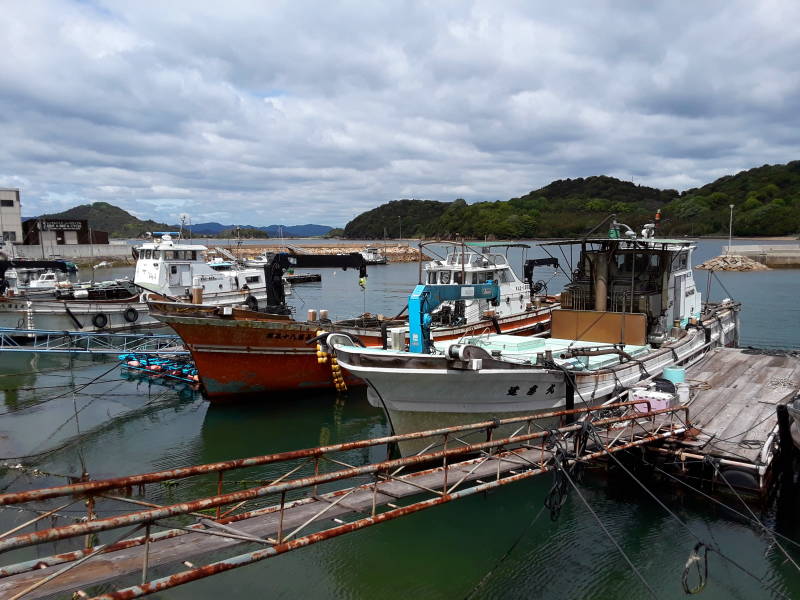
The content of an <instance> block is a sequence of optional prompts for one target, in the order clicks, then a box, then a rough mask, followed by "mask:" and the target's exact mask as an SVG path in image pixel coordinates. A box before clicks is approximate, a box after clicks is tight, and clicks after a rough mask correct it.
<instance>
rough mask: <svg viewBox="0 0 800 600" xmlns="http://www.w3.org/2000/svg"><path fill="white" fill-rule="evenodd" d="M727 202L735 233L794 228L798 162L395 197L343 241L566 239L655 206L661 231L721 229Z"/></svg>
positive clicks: (638, 221) (640, 219)
mask: <svg viewBox="0 0 800 600" xmlns="http://www.w3.org/2000/svg"><path fill="white" fill-rule="evenodd" d="M730 204H733V205H734V207H735V208H734V215H735V216H734V234H735V235H790V234H797V233H798V232H800V161H794V162H790V163H788V164H786V165H765V166H763V167H759V168H756V169H751V170H749V171H743V172H741V173H739V174H737V175H732V176H727V177H722V178H720V179H718V180H716V181H714V182H713V183H709V184H707V185H705V186H703V187H701V188H695V189H692V190H688V191H686V192H683V193H680V194H679V193H678V192H677V191H676V190H670V189H667V190H660V189H657V188H651V187H646V186H639V185H636V184H634V183H631V182H629V181H621V180H619V179H615V178H613V177H607V176H603V175H601V176H596V177H587V178H578V179H564V180H559V181H554V182H553V183H551V184H549V185H547V186H545V187H543V188H541V189H538V190H534V191H532V192H530V193H528V194H526V195H525V196H522V197H520V198H512V199H510V200H506V201H499V200H498V201H496V202H478V203H475V204H467V203H466V202H465V201H464V200H461V199H459V200H455V201H453V202H433V201H430V200H399V201H393V202H389V203H387V204H384V205H382V206H379V207H378V208H375V209H373V210H370V211H368V212H365V213H363V214H361V215H359V216H358V217H356V218H355V219H353V220H352V221H351V222H350V223H348V224H347V226H346V228H345V236H346V237H349V238H368V239H369V238H381V237H383V235H384V230H386V233H387V234H388V236H389V237H397V235H398V233H399V227H398V223H399V222H402V226H403V235H404V236H407V237H428V238H431V237H438V238H451V237H455V236H464V237H469V238H483V237H485V236H489V237H492V236H493V237H496V238H498V239H514V238H533V237H539V238H542V237H566V236H573V235H580V234H583V233H586V232H587V231H589V230H590V229H592V228H593V227H594V226H595V225H596V224H597V223H599V222H600V221H602V220H603V219H604V218H605V217H607V216H608V215H609V214H611V213H616V214H617V215H618V217H619V219H620V220H621V221H624V222H627V223H628V224H629V225H631V226H634V227H638V226H641V225H642V224H644V223H645V222H648V221H650V220H652V217H653V214H654V213H655V211H656V210H657V209H659V208H660V209H661V210H662V213H663V216H664V219H663V221H662V223H663V227H662V231H663V232H664V233H673V234H689V235H713V234H720V235H722V234H727V232H728V218H729V210H730V209H729V205H730Z"/></svg>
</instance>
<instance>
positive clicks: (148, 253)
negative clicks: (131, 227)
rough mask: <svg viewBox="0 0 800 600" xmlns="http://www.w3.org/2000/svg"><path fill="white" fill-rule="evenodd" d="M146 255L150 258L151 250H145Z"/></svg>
mask: <svg viewBox="0 0 800 600" xmlns="http://www.w3.org/2000/svg"><path fill="white" fill-rule="evenodd" d="M144 257H145V258H150V250H145V251H144Z"/></svg>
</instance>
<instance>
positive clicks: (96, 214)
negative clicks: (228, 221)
mask: <svg viewBox="0 0 800 600" xmlns="http://www.w3.org/2000/svg"><path fill="white" fill-rule="evenodd" d="M37 218H40V219H85V220H86V221H88V222H89V225H90V226H91V227H92V228H94V229H97V230H99V231H107V232H108V234H109V235H110V236H111V237H116V238H119V237H127V238H135V237H140V236H141V235H142V234H144V233H145V232H147V231H150V232H152V231H178V229H179V227H180V226H179V225H167V224H165V223H159V222H157V221H152V220H147V221H144V220H142V219H139V218H137V217H135V216H133V215H132V214H130V213H129V212H127V211H125V210H123V209H121V208H119V207H117V206H114V205H113V204H109V203H108V202H95V203H93V204H82V205H80V206H75V207H73V208H70V209H68V210H65V211H64V212H60V213H54V214H49V215H41V216H40V217H37ZM189 229H191V230H192V231H193V232H194V234H195V235H207V236H211V237H219V238H225V239H230V238H235V237H237V236H241V237H243V238H268V237H280V236H283V237H306V236H309V237H311V236H320V235H324V234H326V233H327V232H329V231H330V230H331V228H330V227H329V226H327V225H315V224H313V223H309V224H307V225H267V226H264V227H255V226H252V225H241V226H239V230H238V231H237V225H223V224H221V223H215V222H211V223H198V224H195V225H191V226H189Z"/></svg>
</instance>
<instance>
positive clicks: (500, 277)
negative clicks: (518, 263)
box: [497, 269, 514, 283]
mask: <svg viewBox="0 0 800 600" xmlns="http://www.w3.org/2000/svg"><path fill="white" fill-rule="evenodd" d="M512 281H514V278H513V277H512V276H511V271H510V270H509V269H500V270H499V271H497V283H511V282H512Z"/></svg>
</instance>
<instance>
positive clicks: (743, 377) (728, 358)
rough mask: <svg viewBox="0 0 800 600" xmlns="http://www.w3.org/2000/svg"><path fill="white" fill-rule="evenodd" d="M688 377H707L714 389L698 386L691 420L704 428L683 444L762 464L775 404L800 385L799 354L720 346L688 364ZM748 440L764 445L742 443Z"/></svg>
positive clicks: (720, 456) (796, 389)
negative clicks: (782, 353)
mask: <svg viewBox="0 0 800 600" xmlns="http://www.w3.org/2000/svg"><path fill="white" fill-rule="evenodd" d="M686 377H687V379H688V380H690V381H702V382H705V383H706V384H708V385H709V386H710V389H700V390H698V391H697V392H696V393H695V394H694V397H693V398H692V401H691V403H690V411H691V413H690V414H691V417H692V422H693V423H695V424H696V425H697V426H698V427H699V428H700V429H701V430H702V433H701V434H700V435H698V436H697V439H696V440H687V441H684V442H681V443H682V445H684V446H687V447H692V448H693V449H694V451H698V449H700V451H701V452H702V453H703V454H706V455H709V456H715V457H719V458H730V459H732V460H744V461H748V462H751V463H753V464H757V462H758V460H759V455H760V453H761V447H762V446H763V445H764V443H766V441H767V438H768V437H769V435H770V433H771V432H772V430H773V429H774V427H775V424H776V422H777V418H776V417H775V411H776V408H775V407H776V406H777V405H778V404H785V403H787V402H789V401H790V400H791V398H792V397H793V396H794V395H795V394H796V393H797V391H798V390H800V359H798V358H797V357H793V356H773V355H769V354H756V353H752V352H746V351H743V350H738V349H731V348H718V349H715V350H713V351H712V352H710V353H709V357H708V360H704V361H703V362H702V363H700V364H698V365H695V366H693V367H690V368H689V369H687V372H686ZM770 417H773V418H770ZM743 440H749V441H755V442H761V445H760V446H758V445H757V444H756V443H752V444H747V445H745V446H742V445H740V444H741V442H742V441H743ZM756 446H758V447H756Z"/></svg>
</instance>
